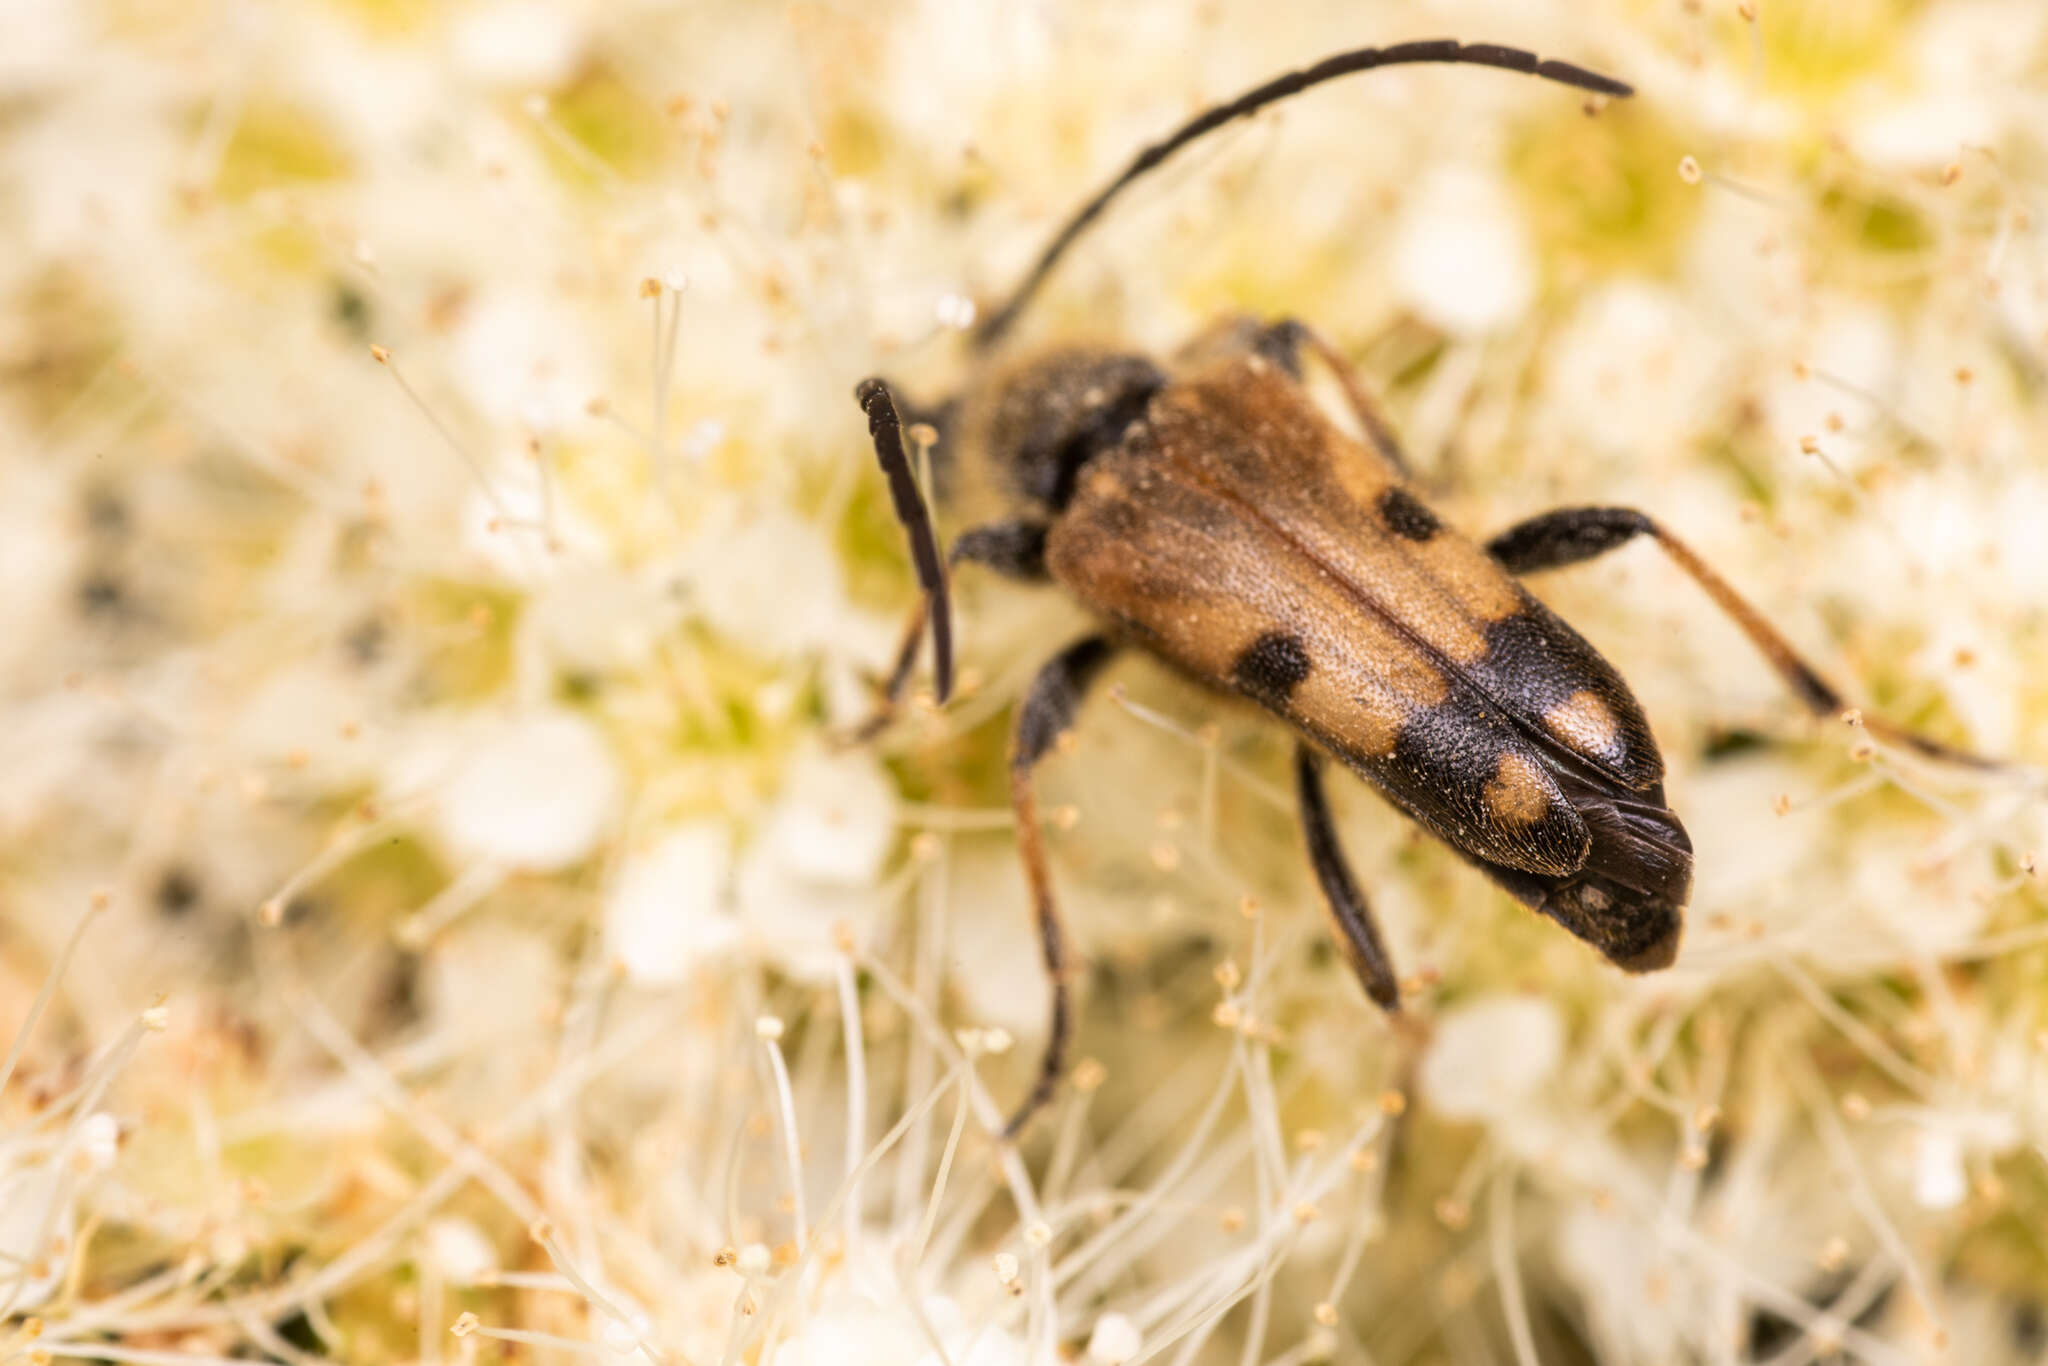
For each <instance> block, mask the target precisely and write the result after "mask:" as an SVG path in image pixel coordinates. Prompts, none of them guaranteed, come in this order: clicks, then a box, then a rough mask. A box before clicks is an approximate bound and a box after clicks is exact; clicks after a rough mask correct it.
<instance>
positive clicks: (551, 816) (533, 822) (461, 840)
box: [440, 710, 620, 871]
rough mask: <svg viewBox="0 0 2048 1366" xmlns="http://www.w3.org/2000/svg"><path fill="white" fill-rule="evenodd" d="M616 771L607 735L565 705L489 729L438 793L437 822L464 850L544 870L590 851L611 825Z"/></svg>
mask: <svg viewBox="0 0 2048 1366" xmlns="http://www.w3.org/2000/svg"><path fill="white" fill-rule="evenodd" d="M619 783H620V777H619V772H618V767H617V764H616V762H615V761H614V760H613V758H612V755H611V751H610V749H609V747H608V746H607V745H606V744H605V740H604V737H603V736H602V735H600V734H599V733H598V732H597V729H596V728H595V727H594V726H592V725H591V724H590V723H589V722H588V721H585V720H583V719H582V718H581V717H579V716H576V715H575V714H574V713H571V712H566V711H553V710H536V711H533V712H530V713H527V714H526V715H523V716H519V717H515V718H513V719H510V720H508V721H505V722H502V723H500V724H498V725H496V726H493V727H491V728H490V729H488V730H486V731H485V732H484V733H483V735H482V736H481V737H480V738H479V739H478V741H477V742H476V743H475V744H474V745H473V746H472V747H471V749H470V750H469V752H468V753H467V754H465V755H463V756H462V757H461V759H460V760H459V761H458V763H457V766H456V769H455V772H454V774H453V776H452V777H450V779H449V780H448V782H447V785H446V788H445V789H444V791H443V792H442V793H441V799H440V816H441V827H442V829H443V831H444V832H445V833H446V834H447V836H448V839H449V841H450V843H452V844H453V845H454V846H455V847H456V849H457V850H458V851H459V852H461V853H463V854H464V855H466V856H468V857H471V858H478V859H485V860H488V861H491V862H494V863H499V864H503V865H505V866H507V867H514V868H527V869H533V870H536V871H547V870H550V869H555V868H564V867H567V866H568V865H570V864H572V863H576V862H578V861H580V860H582V859H584V858H586V857H588V856H589V854H590V853H591V851H592V849H594V848H595V847H596V845H597V842H598V841H599V840H600V839H602V838H603V837H604V836H605V834H606V833H607V832H608V831H609V830H610V828H611V821H612V816H613V813H614V810H615V808H616V806H617V804H618V798H619Z"/></svg>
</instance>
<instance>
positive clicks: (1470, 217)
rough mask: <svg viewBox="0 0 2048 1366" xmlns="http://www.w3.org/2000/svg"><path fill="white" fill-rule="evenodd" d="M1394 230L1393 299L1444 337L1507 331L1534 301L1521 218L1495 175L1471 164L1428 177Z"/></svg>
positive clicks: (1530, 263) (1533, 281)
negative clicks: (1500, 329) (1433, 325)
mask: <svg viewBox="0 0 2048 1366" xmlns="http://www.w3.org/2000/svg"><path fill="white" fill-rule="evenodd" d="M1394 232H1395V237H1394V251H1393V269H1394V274H1393V282H1392V283H1393V287H1394V292H1395V295H1396V296H1397V297H1398V298H1399V299H1400V300H1401V302H1402V303H1404V304H1406V305H1407V306H1408V307H1410V308H1412V309H1414V310H1415V311H1416V312H1417V313H1419V314H1420V315H1422V316H1423V317H1424V318H1427V319H1429V321H1431V322H1433V323H1435V324H1436V325H1437V326H1439V327H1441V328H1443V329H1444V330H1446V331H1448V332H1453V333H1456V334H1458V335H1460V336H1474V335H1477V334H1480V333H1485V332H1491V331H1493V330H1495V329H1496V328H1500V327H1504V326H1506V325H1507V324H1509V323H1512V322H1513V321H1515V319H1517V318H1519V317H1520V316H1521V314H1522V312H1523V310H1525V309H1527V308H1528V306H1529V301H1530V299H1531V298H1533V297H1534V296H1535V293H1536V267H1535V263H1534V261H1533V259H1532V254H1531V252H1530V248H1529V241H1528V236H1527V234H1526V232H1525V231H1524V229H1523V227H1522V216H1521V214H1520V213H1519V212H1518V211H1517V210H1516V208H1515V204H1514V201H1513V200H1512V199H1510V198H1509V197H1508V194H1507V190H1506V188H1505V187H1504V186H1503V185H1502V184H1501V183H1500V181H1499V180H1498V179H1497V178H1496V177H1493V176H1489V175H1484V174H1481V173H1479V172H1477V171H1474V170H1472V169H1471V168H1470V167H1469V166H1445V167H1442V168H1440V169H1438V170H1435V171H1431V172H1430V173H1429V175H1428V177H1427V179H1425V180H1424V181H1423V183H1422V187H1421V189H1420V190H1418V191H1417V192H1416V194H1415V196H1414V198H1413V199H1412V200H1410V201H1409V203H1408V205H1407V206H1406V207H1405V208H1404V209H1403V211H1402V214H1401V218H1400V221H1399V223H1398V224H1397V225H1396V227H1395V229H1394Z"/></svg>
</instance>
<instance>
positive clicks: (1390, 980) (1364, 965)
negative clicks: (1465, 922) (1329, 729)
mask: <svg viewBox="0 0 2048 1366" xmlns="http://www.w3.org/2000/svg"><path fill="white" fill-rule="evenodd" d="M1294 789H1295V794H1296V796H1297V797H1298V798H1299V801H1300V805H1301V829H1302V833H1303V834H1305V835H1306V836H1307V837H1308V858H1309V862H1310V863H1311V864H1313V865H1314V866H1315V870H1316V881H1317V883H1319V884H1320V885H1321V886H1322V889H1323V900H1324V902H1325V903H1326V904H1327V905H1328V906H1329V908H1330V920H1331V922H1332V923H1333V924H1334V925H1335V926H1336V927H1337V945H1338V947H1339V948H1341V949H1342V950H1343V951H1344V957H1345V959H1346V961H1348V962H1349V963H1350V964H1351V970H1352V971H1353V972H1355V973H1357V974H1358V981H1359V985H1361V986H1363V987H1364V988H1365V994H1366V995H1368V996H1370V997H1372V999H1373V1001H1374V1002H1375V1003H1376V1004H1378V1006H1379V1007H1380V1009H1382V1010H1386V1011H1398V1010H1400V1008H1401V987H1400V983H1399V982H1398V981H1397V980H1396V978H1395V976H1394V963H1393V960H1392V959H1391V958H1389V957H1388V956H1387V947H1386V945H1385V943H1383V942H1382V941H1381V939H1380V930H1379V926H1378V925H1377V924H1375V923H1374V921H1373V918H1372V908H1371V907H1370V906H1368V905H1367V904H1366V900H1365V897H1364V896H1362V895H1361V894H1360V893H1359V890H1358V883H1357V882H1356V881H1355V880H1353V878H1352V876H1351V866H1350V864H1348V863H1347V862H1346V861H1345V859H1344V849H1343V847H1342V846H1341V845H1339V844H1338V843H1337V827H1336V825H1335V823H1334V822H1332V821H1331V819H1330V803H1329V799H1328V798H1327V797H1326V796H1324V794H1323V756H1322V755H1320V754H1318V753H1316V752H1315V751H1314V750H1313V749H1311V748H1309V747H1308V746H1307V745H1305V744H1297V745H1296V746H1295V747H1294Z"/></svg>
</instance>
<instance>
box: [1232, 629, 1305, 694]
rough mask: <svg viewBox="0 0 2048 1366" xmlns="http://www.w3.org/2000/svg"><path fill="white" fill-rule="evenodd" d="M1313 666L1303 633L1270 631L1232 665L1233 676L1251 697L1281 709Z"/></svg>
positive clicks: (1252, 644)
mask: <svg viewBox="0 0 2048 1366" xmlns="http://www.w3.org/2000/svg"><path fill="white" fill-rule="evenodd" d="M1309 668H1310V664H1309V658H1308V648H1307V647H1306V646H1304V645H1303V644H1302V643H1301V637H1300V636H1294V635H1289V634H1287V633H1286V632H1285V631H1268V632H1266V634H1264V635H1262V636H1260V637H1259V638H1258V639H1257V640H1255V641H1253V642H1252V643H1251V644H1250V645H1248V646H1246V647H1245V650H1244V653H1243V654H1240V655H1239V656H1238V657H1237V661H1236V662H1235V663H1234V664H1232V665H1231V666H1230V676H1231V678H1232V680H1234V681H1235V682H1236V684H1237V686H1238V687H1239V688H1241V689H1242V690H1243V691H1244V693H1245V694H1246V695H1247V696H1248V697H1251V698H1253V699H1255V700H1257V701H1259V702H1263V703H1265V704H1266V705H1267V706H1269V707H1273V708H1276V709H1277V708H1279V707H1283V706H1285V705H1286V704H1287V699H1288V698H1289V697H1290V696H1292V695H1293V693H1294V690H1295V688H1296V687H1298V686H1300V683H1301V680H1302V679H1304V678H1307V677H1308V673H1309Z"/></svg>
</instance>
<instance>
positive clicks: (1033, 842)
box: [1003, 636, 1115, 1138]
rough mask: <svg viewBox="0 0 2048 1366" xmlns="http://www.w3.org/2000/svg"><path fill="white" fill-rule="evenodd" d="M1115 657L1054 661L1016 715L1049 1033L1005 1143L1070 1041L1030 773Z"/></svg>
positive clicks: (1015, 783)
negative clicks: (1048, 984)
mask: <svg viewBox="0 0 2048 1366" xmlns="http://www.w3.org/2000/svg"><path fill="white" fill-rule="evenodd" d="M1114 652H1115V647H1114V646H1112V645H1111V644H1110V642H1109V640H1108V639H1107V638H1106V637H1104V636H1088V637H1087V638H1085V639H1083V640H1081V641H1078V642H1076V643H1075V644H1073V645H1069V646H1068V647H1067V648H1066V649H1064V650H1062V651H1060V653H1059V654H1057V655H1055V656H1054V657H1053V658H1052V660H1051V661H1050V662H1049V663H1047V664H1046V665H1045V667H1044V668H1042V669H1040V670H1039V671H1038V676H1037V677H1036V678H1034V679H1032V680H1031V690H1030V691H1029V692H1027V693H1026V694H1025V695H1024V704H1023V706H1022V707H1020V708H1019V709H1018V712H1017V725H1016V730H1015V732H1014V733H1013V734H1012V735H1011V738H1010V808H1011V810H1012V811H1013V812H1015V814H1016V818H1017V851H1018V853H1019V854H1020V855H1021V856H1022V858H1023V860H1024V880H1025V881H1026V883H1028V884H1029V886H1030V889H1031V911H1032V915H1033V916H1034V918H1035V919H1036V920H1037V922H1038V946H1039V951H1040V953H1041V955H1042V956H1043V957H1044V960H1045V971H1046V975H1047V976H1048V977H1050V978H1051V979H1052V1022H1051V1025H1050V1027H1049V1028H1048V1030H1047V1032H1046V1038H1045V1053H1044V1055H1043V1056H1042V1057H1041V1058H1040V1059H1039V1064H1038V1077H1037V1079H1036V1080H1035V1081H1034V1082H1033V1083H1032V1085H1031V1093H1030V1094H1029V1095H1027V1096H1026V1097H1025V1098H1024V1103H1023V1104H1022V1105H1020V1106H1018V1107H1017V1110H1016V1113H1014V1114H1012V1115H1011V1116H1010V1119H1009V1122H1008V1123H1006V1124H1005V1125H1004V1126H1003V1137H1004V1138H1014V1137H1016V1136H1017V1134H1018V1132H1019V1131H1020V1130H1022V1129H1023V1127H1024V1126H1025V1124H1027V1123H1028V1122H1029V1121H1030V1119H1031V1117H1032V1116H1033V1115H1035V1114H1037V1113H1038V1111H1039V1110H1040V1109H1042V1108H1044V1106H1045V1103H1046V1102H1047V1101H1048V1100H1051V1099H1052V1094H1053V1091H1054V1089H1055V1088H1056V1087H1058V1085H1059V1079H1060V1072H1061V1071H1062V1069H1063V1068H1064V1067H1065V1065H1066V1056H1067V1042H1068V1039H1069V1038H1070V1037H1071V1035H1072V1032H1073V1005H1072V998H1071V991H1070V988H1069V986H1068V983H1067V938H1066V932H1065V930H1064V929H1062V928H1061V925H1060V914H1059V906H1058V904H1057V903H1056V902H1055V901H1054V900H1053V895H1052V874H1051V872H1050V870H1049V869H1048V868H1047V866H1046V861H1045V836H1044V832H1043V830H1042V829H1041V828H1040V826H1039V823H1038V796H1037V793H1036V792H1035V791H1034V790H1033V787H1032V781H1031V773H1032V770H1033V769H1034V768H1035V767H1036V766H1037V764H1038V761H1039V760H1040V759H1042V758H1044V757H1045V755H1046V753H1047V752H1048V751H1050V750H1051V749H1052V747H1053V746H1054V745H1055V744H1057V743H1058V742H1059V738H1060V737H1061V736H1062V735H1064V734H1066V733H1067V731H1068V729H1069V728H1071V727H1072V725H1073V724H1074V711H1075V709H1076V708H1077V707H1079V706H1080V703H1081V695H1082V694H1083V693H1085V692H1086V691H1087V690H1088V684H1089V683H1090V682H1091V681H1092V680H1093V679H1094V678H1095V676H1096V675H1097V674H1099V673H1101V672H1102V667H1103V665H1105V664H1107V663H1108V662H1109V660H1110V657H1111V655H1112V654H1113V653H1114Z"/></svg>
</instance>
